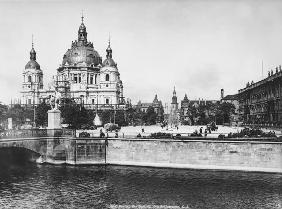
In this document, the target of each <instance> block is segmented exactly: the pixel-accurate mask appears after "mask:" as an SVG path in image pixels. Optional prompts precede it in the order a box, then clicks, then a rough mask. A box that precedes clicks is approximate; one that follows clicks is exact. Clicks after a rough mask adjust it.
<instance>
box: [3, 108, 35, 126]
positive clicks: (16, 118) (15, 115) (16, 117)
mask: <svg viewBox="0 0 282 209" xmlns="http://www.w3.org/2000/svg"><path fill="white" fill-rule="evenodd" d="M28 115H29V114H28V113H25V109H24V108H23V107H22V106H20V105H19V104H16V105H14V106H13V107H11V108H10V109H9V110H8V112H7V118H12V120H13V124H14V125H15V126H20V125H22V124H24V122H25V119H26V118H29V119H31V117H28Z"/></svg>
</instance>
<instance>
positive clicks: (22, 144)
mask: <svg viewBox="0 0 282 209" xmlns="http://www.w3.org/2000/svg"><path fill="white" fill-rule="evenodd" d="M1 148H24V149H27V150H29V151H32V152H35V153H38V154H39V155H40V158H39V159H38V160H37V162H39V163H44V162H47V163H53V164H62V163H67V164H77V161H79V164H104V163H105V159H106V156H105V153H106V150H105V140H101V139H77V138H71V137H39V138H20V139H0V152H1Z"/></svg>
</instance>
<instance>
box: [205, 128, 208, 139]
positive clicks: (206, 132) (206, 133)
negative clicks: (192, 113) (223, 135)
mask: <svg viewBox="0 0 282 209" xmlns="http://www.w3.org/2000/svg"><path fill="white" fill-rule="evenodd" d="M207 135H208V131H207V129H205V137H207Z"/></svg>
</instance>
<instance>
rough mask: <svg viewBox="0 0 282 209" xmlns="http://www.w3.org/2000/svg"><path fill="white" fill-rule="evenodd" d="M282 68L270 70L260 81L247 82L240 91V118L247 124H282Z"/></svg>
mask: <svg viewBox="0 0 282 209" xmlns="http://www.w3.org/2000/svg"><path fill="white" fill-rule="evenodd" d="M281 84H282V69H281V66H279V67H276V71H275V72H273V71H271V72H269V73H268V77H267V78H265V79H263V80H260V81H258V82H255V83H254V82H253V81H252V82H251V83H249V82H248V83H247V85H246V87H245V88H242V89H240V90H239V92H238V101H239V110H240V119H241V120H242V121H243V122H244V123H247V124H262V125H281V124H282V85H281Z"/></svg>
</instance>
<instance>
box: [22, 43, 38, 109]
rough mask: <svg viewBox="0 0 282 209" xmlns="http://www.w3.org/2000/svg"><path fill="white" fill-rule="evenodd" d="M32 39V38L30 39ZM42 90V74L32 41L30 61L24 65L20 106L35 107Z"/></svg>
mask: <svg viewBox="0 0 282 209" xmlns="http://www.w3.org/2000/svg"><path fill="white" fill-rule="evenodd" d="M32 39H33V38H32ZM42 89H43V72H42V70H41V68H40V65H39V64H38V63H37V61H36V51H35V49H34V44H33V40H32V47H31V50H30V60H29V61H28V63H27V64H26V65H25V69H24V71H23V82H22V92H21V93H22V104H26V105H37V104H39V103H40V101H39V91H40V90H42Z"/></svg>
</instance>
